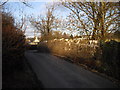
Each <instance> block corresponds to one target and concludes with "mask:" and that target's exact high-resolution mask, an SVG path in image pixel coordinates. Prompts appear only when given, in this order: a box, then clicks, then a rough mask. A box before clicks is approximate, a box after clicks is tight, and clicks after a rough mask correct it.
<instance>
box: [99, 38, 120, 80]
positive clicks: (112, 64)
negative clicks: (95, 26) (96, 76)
mask: <svg viewBox="0 0 120 90" xmlns="http://www.w3.org/2000/svg"><path fill="white" fill-rule="evenodd" d="M101 48H102V62H103V66H102V67H101V69H102V71H104V72H105V73H106V74H108V75H110V76H113V77H115V78H117V79H119V80H120V56H119V55H120V42H116V41H114V40H111V41H109V42H103V43H102V44H101Z"/></svg>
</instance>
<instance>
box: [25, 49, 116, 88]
mask: <svg viewBox="0 0 120 90" xmlns="http://www.w3.org/2000/svg"><path fill="white" fill-rule="evenodd" d="M25 57H26V58H27V60H28V62H29V63H30V65H31V67H32V69H33V70H34V72H35V73H36V75H37V77H38V79H39V80H40V81H41V82H42V84H43V85H44V87H45V88H113V87H115V86H114V85H113V83H112V82H111V81H109V80H107V79H105V78H103V77H101V76H98V75H96V74H94V73H92V72H90V71H87V70H85V69H83V68H81V67H79V66H77V65H74V64H72V63H69V62H67V61H65V60H61V59H59V58H57V57H55V56H52V55H50V54H47V53H36V52H34V50H29V51H26V52H25Z"/></svg>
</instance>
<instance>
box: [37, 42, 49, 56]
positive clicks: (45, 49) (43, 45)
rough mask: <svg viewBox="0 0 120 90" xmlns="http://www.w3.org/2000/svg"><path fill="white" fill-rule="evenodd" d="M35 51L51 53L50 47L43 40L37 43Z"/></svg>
mask: <svg viewBox="0 0 120 90" xmlns="http://www.w3.org/2000/svg"><path fill="white" fill-rule="evenodd" d="M37 52H39V53H49V54H50V53H51V51H50V49H49V48H48V46H47V45H46V43H44V42H40V43H39V45H38V46H37Z"/></svg>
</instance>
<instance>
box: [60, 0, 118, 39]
mask: <svg viewBox="0 0 120 90" xmlns="http://www.w3.org/2000/svg"><path fill="white" fill-rule="evenodd" d="M62 5H63V6H65V7H66V8H68V9H69V10H71V12H72V13H71V15H70V17H71V18H70V19H71V23H72V25H73V26H76V27H77V28H78V29H81V30H82V31H83V32H85V33H86V34H87V35H88V34H89V32H90V31H91V32H92V39H95V38H96V37H97V38H98V37H99V38H104V37H105V36H106V33H108V32H112V31H113V30H116V26H117V27H118V21H119V8H118V7H117V6H119V3H117V2H62ZM72 19H73V20H72Z"/></svg>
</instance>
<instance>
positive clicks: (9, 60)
mask: <svg viewBox="0 0 120 90" xmlns="http://www.w3.org/2000/svg"><path fill="white" fill-rule="evenodd" d="M24 51H25V36H24V33H23V32H22V31H21V30H20V29H18V28H17V27H16V26H15V25H14V18H13V17H12V16H11V15H10V14H8V13H4V12H3V13H2V58H3V61H2V64H3V71H4V72H6V71H12V70H15V69H16V70H21V69H22V58H23V56H24Z"/></svg>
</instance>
